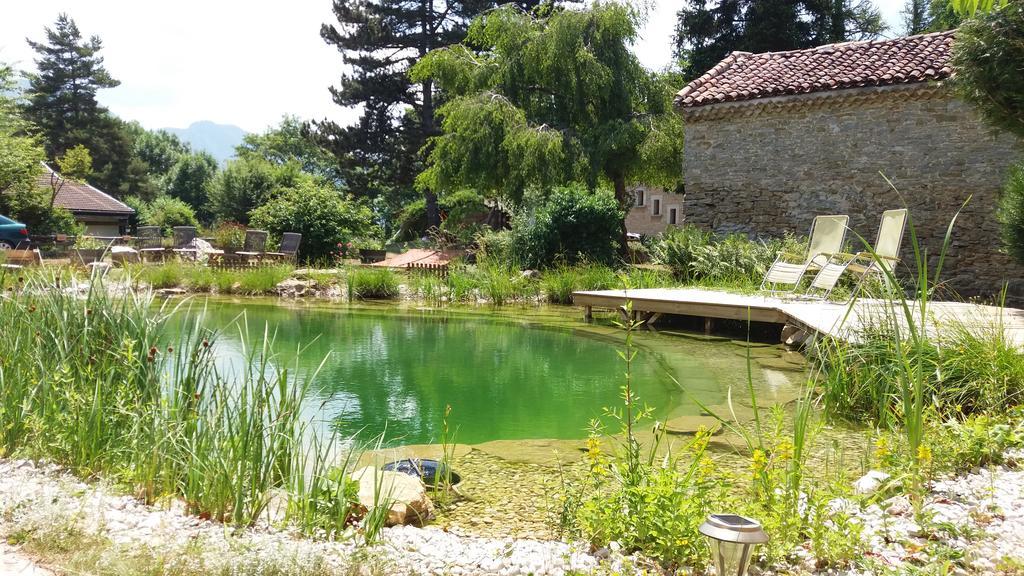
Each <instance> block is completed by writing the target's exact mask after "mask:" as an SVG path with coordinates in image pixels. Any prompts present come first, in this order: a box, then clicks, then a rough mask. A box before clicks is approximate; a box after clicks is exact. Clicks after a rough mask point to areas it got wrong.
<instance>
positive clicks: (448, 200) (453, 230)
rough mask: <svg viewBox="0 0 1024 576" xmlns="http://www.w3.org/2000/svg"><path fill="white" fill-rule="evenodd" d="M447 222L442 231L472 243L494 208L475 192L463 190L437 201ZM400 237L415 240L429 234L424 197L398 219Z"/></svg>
mask: <svg viewBox="0 0 1024 576" xmlns="http://www.w3.org/2000/svg"><path fill="white" fill-rule="evenodd" d="M437 208H438V210H440V211H441V216H442V219H443V221H442V222H441V229H442V230H443V231H445V232H447V233H449V234H451V235H452V236H455V237H456V238H458V239H460V240H462V241H469V240H470V239H472V238H473V235H474V234H476V233H477V232H478V231H479V230H480V228H481V224H483V223H484V221H485V220H486V219H487V214H488V212H490V208H488V207H487V205H486V204H484V198H483V196H481V195H480V194H478V193H477V192H475V191H473V190H459V191H458V192H454V193H452V194H448V195H445V196H441V197H439V198H438V199H437ZM398 230H399V232H398V237H399V238H400V239H403V240H415V239H417V238H421V237H423V236H425V235H426V234H427V203H426V201H425V200H424V199H423V198H420V199H418V200H416V201H413V202H410V203H408V204H406V205H405V208H403V209H402V213H401V214H400V215H399V217H398Z"/></svg>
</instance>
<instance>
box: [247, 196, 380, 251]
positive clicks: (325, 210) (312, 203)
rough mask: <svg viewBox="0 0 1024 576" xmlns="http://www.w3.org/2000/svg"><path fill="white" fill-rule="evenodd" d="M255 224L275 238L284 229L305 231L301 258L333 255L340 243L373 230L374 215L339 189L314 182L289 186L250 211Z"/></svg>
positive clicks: (303, 232)
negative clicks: (372, 220) (342, 193)
mask: <svg viewBox="0 0 1024 576" xmlns="http://www.w3.org/2000/svg"><path fill="white" fill-rule="evenodd" d="M250 217H251V218H250V220H251V223H252V225H253V226H255V227H258V228H261V229H264V230H267V231H269V232H270V233H271V234H272V235H274V236H275V237H280V236H281V234H283V233H285V232H298V233H300V234H302V244H301V246H300V247H299V257H300V258H301V259H303V260H308V259H316V258H326V257H330V256H331V254H333V253H334V252H335V251H336V250H337V248H338V244H339V243H343V242H345V241H346V240H347V239H349V238H352V237H355V236H361V235H364V234H367V233H370V232H371V229H372V224H371V219H372V214H371V213H370V210H369V209H368V208H366V207H365V206H362V205H360V204H359V203H357V202H355V201H354V200H352V199H350V198H346V197H345V196H343V195H341V194H340V193H339V192H338V191H337V190H334V189H333V188H330V187H328V186H321V185H318V184H316V183H313V182H306V181H303V182H300V183H299V184H298V185H297V186H295V187H294V188H286V189H283V190H281V191H279V192H278V194H277V195H276V196H275V197H274V198H273V199H271V200H270V201H269V202H267V203H266V204H263V205H261V206H259V207H258V208H256V209H254V210H253V211H252V213H251V214H250Z"/></svg>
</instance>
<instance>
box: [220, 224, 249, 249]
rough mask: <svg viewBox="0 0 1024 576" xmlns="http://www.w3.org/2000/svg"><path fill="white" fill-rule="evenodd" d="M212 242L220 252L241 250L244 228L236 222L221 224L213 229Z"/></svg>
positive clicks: (243, 242) (243, 240) (243, 241)
mask: <svg viewBox="0 0 1024 576" xmlns="http://www.w3.org/2000/svg"><path fill="white" fill-rule="evenodd" d="M213 241H214V242H215V243H216V246H217V248H220V249H221V250H225V251H228V252H234V251H236V250H241V249H242V247H243V246H245V226H242V225H241V224H239V223H237V222H221V223H220V224H218V225H217V227H216V228H214V229H213Z"/></svg>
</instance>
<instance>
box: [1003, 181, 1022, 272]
mask: <svg viewBox="0 0 1024 576" xmlns="http://www.w3.org/2000/svg"><path fill="white" fill-rule="evenodd" d="M999 222H1000V223H1001V224H1002V226H1003V230H1002V232H1003V244H1004V245H1005V246H1006V251H1007V252H1009V253H1010V256H1013V258H1014V259H1015V260H1017V261H1018V262H1022V263H1024V162H1022V163H1020V164H1017V165H1016V166H1014V167H1013V168H1011V169H1010V178H1009V179H1008V180H1007V181H1006V187H1005V188H1003V196H1002V197H1001V198H1000V199H999Z"/></svg>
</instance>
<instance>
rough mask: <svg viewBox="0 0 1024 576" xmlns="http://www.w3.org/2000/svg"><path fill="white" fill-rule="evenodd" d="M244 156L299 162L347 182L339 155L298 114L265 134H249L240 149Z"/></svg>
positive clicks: (315, 173) (326, 176) (333, 179)
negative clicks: (342, 175) (320, 139)
mask: <svg viewBox="0 0 1024 576" xmlns="http://www.w3.org/2000/svg"><path fill="white" fill-rule="evenodd" d="M236 156H237V157H238V158H241V159H253V158H256V159H262V160H266V161H267V162H270V163H271V164H277V165H285V164H292V163H297V164H298V165H299V166H300V167H301V168H302V171H303V172H305V173H307V174H312V175H313V176H316V177H318V178H321V179H323V180H324V181H327V182H332V183H334V184H335V185H336V186H341V185H342V184H343V179H342V177H341V172H340V170H339V167H338V161H337V158H335V156H334V154H332V153H330V152H329V151H328V150H327V149H325V148H323V147H321V146H320V145H319V144H318V143H317V142H316V141H315V139H314V138H313V137H312V135H311V134H310V133H309V131H308V130H307V128H306V125H305V124H304V123H303V122H302V121H301V120H299V119H298V118H297V117H295V116H285V117H284V118H282V119H281V123H280V124H278V125H277V126H276V127H274V128H271V129H269V130H267V131H266V132H264V133H263V134H246V136H245V138H244V140H243V141H242V144H241V145H240V146H238V148H236Z"/></svg>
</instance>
